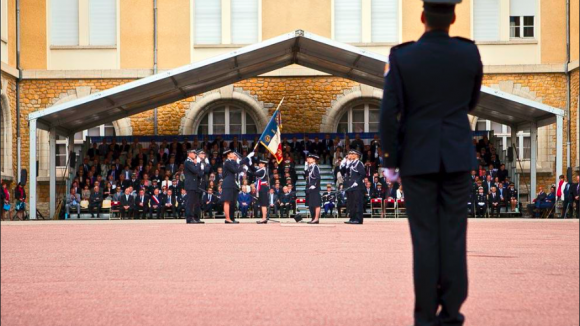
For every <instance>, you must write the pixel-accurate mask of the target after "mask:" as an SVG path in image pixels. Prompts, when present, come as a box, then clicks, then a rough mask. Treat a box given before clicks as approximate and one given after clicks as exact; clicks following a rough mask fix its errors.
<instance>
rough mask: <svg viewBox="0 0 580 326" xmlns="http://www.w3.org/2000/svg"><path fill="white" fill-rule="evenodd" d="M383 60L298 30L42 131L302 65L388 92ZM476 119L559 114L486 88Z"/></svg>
mask: <svg viewBox="0 0 580 326" xmlns="http://www.w3.org/2000/svg"><path fill="white" fill-rule="evenodd" d="M387 61H388V59H387V58H386V57H384V56H382V55H379V54H375V53H372V52H368V51H365V50H362V49H360V48H357V47H354V46H351V45H347V44H343V43H339V42H336V41H333V40H329V39H326V38H323V37H320V36H317V35H314V34H311V33H308V32H304V31H301V30H297V31H295V32H292V33H288V34H285V35H282V36H279V37H276V38H273V39H270V40H267V41H264V42H261V43H257V44H254V45H250V46H247V47H244V48H242V49H239V50H235V51H233V52H230V53H227V54H224V55H220V56H217V57H214V58H210V59H207V60H203V61H200V62H196V63H193V64H190V65H186V66H183V67H180V68H176V69H173V70H170V71H167V72H162V73H159V74H156V75H153V76H150V77H146V78H143V79H140V80H136V81H133V82H130V83H127V84H124V85H121V86H118V87H115V88H111V89H109V90H106V91H102V92H99V93H95V94H92V95H89V96H87V97H83V98H80V99H77V100H74V101H70V102H67V103H64V104H61V105H56V106H53V107H50V108H47V109H45V110H41V111H38V112H34V113H32V114H30V115H29V119H30V120H33V119H37V121H38V127H39V128H42V129H46V130H48V129H50V128H51V127H54V128H55V129H56V130H57V133H58V134H61V135H65V136H66V135H70V134H72V133H75V132H78V131H82V130H85V129H89V128H92V127H95V126H98V125H101V124H104V123H109V122H113V121H115V120H119V119H122V118H125V117H129V116H132V115H135V114H137V113H140V112H144V111H147V110H150V109H153V108H155V107H159V106H162V105H165V104H169V103H173V102H176V101H179V100H181V99H184V98H188V97H191V96H195V95H199V94H202V93H204V92H207V91H210V90H214V89H218V88H220V87H223V86H227V85H230V84H233V83H235V82H238V81H241V80H245V79H248V78H252V77H256V76H259V75H261V74H264V73H267V72H270V71H273V70H276V69H280V68H283V67H285V66H288V65H291V64H298V65H302V66H305V67H308V68H312V69H316V70H319V71H322V72H325V73H328V74H331V75H334V76H338V77H344V78H347V79H350V80H353V81H356V82H360V83H362V84H366V85H370V86H374V87H377V88H382V87H383V83H384V78H383V72H384V66H385V64H386V63H387ZM474 114H475V115H477V116H479V117H482V118H485V119H489V120H493V121H496V122H500V123H503V124H508V125H524V124H526V123H529V122H531V121H538V122H540V123H541V122H542V121H543V122H544V123H545V124H550V123H553V122H554V121H555V120H554V119H555V115H563V114H564V112H563V111H562V110H559V109H555V108H552V107H549V106H547V105H543V104H541V103H537V102H534V101H530V100H526V99H523V98H520V97H517V96H514V95H510V94H506V93H503V92H500V91H497V90H494V89H491V88H488V87H482V97H481V102H480V105H479V107H478V108H477V109H476V110H475V112H474Z"/></svg>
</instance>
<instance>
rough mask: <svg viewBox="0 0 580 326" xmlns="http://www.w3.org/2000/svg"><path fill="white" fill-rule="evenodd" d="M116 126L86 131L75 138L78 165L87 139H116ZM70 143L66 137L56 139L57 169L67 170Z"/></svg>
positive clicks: (110, 125) (111, 125)
mask: <svg viewBox="0 0 580 326" xmlns="http://www.w3.org/2000/svg"><path fill="white" fill-rule="evenodd" d="M115 136H116V133H115V126H114V125H113V124H112V123H107V124H104V125H100V126H98V127H94V128H91V129H88V130H85V131H81V132H77V133H76V134H75V136H74V149H73V151H74V153H75V154H76V156H77V158H76V161H77V163H78V162H80V155H81V151H82V149H83V143H84V141H85V138H86V137H115ZM68 152H69V149H68V142H67V139H66V138H65V137H60V136H59V137H58V138H57V139H56V167H57V168H65V167H66V164H67V163H68Z"/></svg>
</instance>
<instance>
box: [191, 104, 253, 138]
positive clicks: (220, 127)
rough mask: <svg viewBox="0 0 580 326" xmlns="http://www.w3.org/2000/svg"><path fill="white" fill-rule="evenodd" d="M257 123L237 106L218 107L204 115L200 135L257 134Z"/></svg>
mask: <svg viewBox="0 0 580 326" xmlns="http://www.w3.org/2000/svg"><path fill="white" fill-rule="evenodd" d="M257 133H258V130H257V128H256V122H255V121H254V118H252V116H251V115H250V114H249V113H248V112H247V110H246V109H244V108H242V107H240V106H237V105H235V104H225V105H218V106H216V107H213V108H211V109H210V110H209V111H208V112H207V113H205V114H204V116H203V118H202V119H201V121H200V123H199V126H198V127H197V134H198V135H241V134H257Z"/></svg>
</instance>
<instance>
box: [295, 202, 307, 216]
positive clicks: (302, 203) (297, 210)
mask: <svg viewBox="0 0 580 326" xmlns="http://www.w3.org/2000/svg"><path fill="white" fill-rule="evenodd" d="M305 204H306V199H303V198H298V199H296V215H298V214H299V213H300V210H299V209H298V205H305ZM306 211H307V212H306V214H307V216H310V211H309V210H306Z"/></svg>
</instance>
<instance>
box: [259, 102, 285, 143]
mask: <svg viewBox="0 0 580 326" xmlns="http://www.w3.org/2000/svg"><path fill="white" fill-rule="evenodd" d="M285 98H286V97H282V100H281V101H280V103H278V107H277V108H276V111H274V114H273V115H272V116H275V115H276V113H277V112H278V111H280V107H282V103H284V99H285ZM262 134H264V132H262ZM260 138H262V137H260ZM259 146H260V142H259V141H258V142H256V146H255V147H254V150H253V151H254V152H255V151H256V149H258V147H259Z"/></svg>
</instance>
